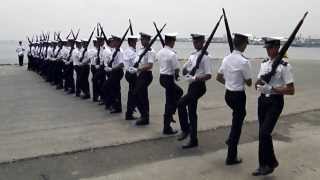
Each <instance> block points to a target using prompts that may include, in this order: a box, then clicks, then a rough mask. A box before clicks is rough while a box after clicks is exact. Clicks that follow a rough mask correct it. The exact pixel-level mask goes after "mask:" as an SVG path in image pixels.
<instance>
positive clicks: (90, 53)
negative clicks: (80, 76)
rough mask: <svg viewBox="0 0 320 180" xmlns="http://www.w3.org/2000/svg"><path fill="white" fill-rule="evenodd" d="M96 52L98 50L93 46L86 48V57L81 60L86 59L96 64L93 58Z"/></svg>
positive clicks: (91, 63)
mask: <svg viewBox="0 0 320 180" xmlns="http://www.w3.org/2000/svg"><path fill="white" fill-rule="evenodd" d="M97 52H98V50H97V48H95V47H94V48H90V49H88V52H87V53H86V54H87V59H83V62H85V60H87V61H88V62H90V65H96V62H95V59H96V56H97Z"/></svg>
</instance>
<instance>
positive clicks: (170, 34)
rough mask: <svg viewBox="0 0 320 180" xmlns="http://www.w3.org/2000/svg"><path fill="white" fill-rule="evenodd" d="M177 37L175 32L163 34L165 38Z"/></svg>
mask: <svg viewBox="0 0 320 180" xmlns="http://www.w3.org/2000/svg"><path fill="white" fill-rule="evenodd" d="M177 35H178V33H176V32H175V33H165V34H164V36H165V37H172V38H175V37H177Z"/></svg>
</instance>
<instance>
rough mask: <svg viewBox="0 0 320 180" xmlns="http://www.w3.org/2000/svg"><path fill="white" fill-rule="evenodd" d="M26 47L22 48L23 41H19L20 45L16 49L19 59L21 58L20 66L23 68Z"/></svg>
mask: <svg viewBox="0 0 320 180" xmlns="http://www.w3.org/2000/svg"><path fill="white" fill-rule="evenodd" d="M24 51H25V49H24V47H23V46H22V41H19V45H18V47H17V49H16V52H17V53H18V58H19V65H20V66H23V57H24Z"/></svg>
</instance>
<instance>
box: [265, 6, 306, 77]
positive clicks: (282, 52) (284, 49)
mask: <svg viewBox="0 0 320 180" xmlns="http://www.w3.org/2000/svg"><path fill="white" fill-rule="evenodd" d="M307 15H308V12H306V13H305V14H304V16H303V17H302V19H301V20H300V21H299V23H298V25H297V26H296V27H295V29H294V30H293V32H292V33H291V35H290V37H289V38H288V40H287V41H286V43H285V44H284V45H283V46H282V48H281V50H280V51H279V53H278V55H277V56H276V58H275V60H274V61H273V64H272V69H271V71H270V72H269V73H267V74H265V75H262V76H261V80H263V81H265V82H266V83H269V82H270V80H271V78H272V76H273V75H275V74H276V70H277V68H278V66H279V65H280V63H281V62H282V58H283V57H284V55H285V54H286V52H287V51H288V49H289V47H290V45H291V44H292V42H293V41H294V39H295V37H296V35H297V33H298V31H299V29H300V28H301V26H302V24H303V21H304V19H305V18H306V17H307Z"/></svg>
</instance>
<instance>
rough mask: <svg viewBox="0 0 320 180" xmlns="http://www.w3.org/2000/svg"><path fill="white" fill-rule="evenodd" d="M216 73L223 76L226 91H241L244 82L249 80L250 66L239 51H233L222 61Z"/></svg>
mask: <svg viewBox="0 0 320 180" xmlns="http://www.w3.org/2000/svg"><path fill="white" fill-rule="evenodd" d="M218 73H219V74H223V77H224V79H225V87H226V89H228V90H229V91H243V90H245V80H249V79H251V65H250V62H249V61H248V60H247V59H246V58H245V57H243V55H242V53H241V52H240V51H237V50H234V51H233V52H232V53H231V54H230V55H228V56H226V57H225V58H224V59H223V60H222V64H221V66H220V68H219V71H218Z"/></svg>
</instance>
